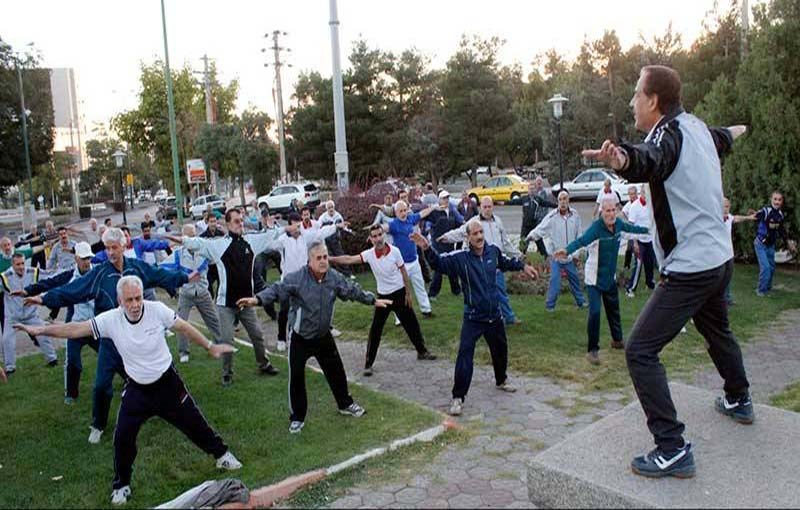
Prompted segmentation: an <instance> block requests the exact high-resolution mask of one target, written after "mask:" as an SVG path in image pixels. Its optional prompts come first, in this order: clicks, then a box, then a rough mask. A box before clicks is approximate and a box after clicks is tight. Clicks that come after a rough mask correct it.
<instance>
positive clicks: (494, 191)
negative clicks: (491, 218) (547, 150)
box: [467, 175, 528, 203]
mask: <svg viewBox="0 0 800 510" xmlns="http://www.w3.org/2000/svg"><path fill="white" fill-rule="evenodd" d="M527 193H528V181H526V180H524V179H522V178H521V177H520V176H518V175H498V176H497V177H492V178H491V179H489V180H487V181H486V182H485V183H484V184H483V185H482V186H477V187H475V188H472V189H469V190H467V194H468V195H469V196H470V198H472V199H473V200H475V201H476V202H478V203H479V202H480V200H481V198H483V197H492V199H493V200H494V201H495V202H511V203H514V202H517V201H518V200H519V199H520V198H522V197H523V196H524V195H526V194H527Z"/></svg>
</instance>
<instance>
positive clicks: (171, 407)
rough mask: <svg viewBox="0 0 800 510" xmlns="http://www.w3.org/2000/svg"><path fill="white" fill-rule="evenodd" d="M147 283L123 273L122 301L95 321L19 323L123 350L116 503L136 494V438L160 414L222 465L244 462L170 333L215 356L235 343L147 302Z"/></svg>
mask: <svg viewBox="0 0 800 510" xmlns="http://www.w3.org/2000/svg"><path fill="white" fill-rule="evenodd" d="M143 287H144V285H143V284H142V280H140V279H139V277H137V276H133V275H129V276H123V277H122V278H120V279H119V280H118V281H117V282H116V286H115V292H114V294H116V296H117V302H118V304H119V306H118V307H117V308H114V309H111V310H107V311H105V312H103V313H101V314H99V315H97V316H96V317H94V318H93V319H90V320H86V321H81V322H71V323H69V324H51V325H49V326H26V325H15V327H17V328H18V329H20V330H22V331H26V332H28V333H29V334H31V335H51V336H55V337H60V338H80V337H86V336H91V337H93V338H94V339H95V340H100V339H105V340H107V341H110V342H113V344H114V346H115V347H116V350H117V352H119V355H120V357H121V358H122V362H123V364H124V366H125V372H126V373H127V374H128V377H129V378H128V380H127V382H126V383H125V389H124V390H123V392H122V403H121V404H120V408H119V413H118V415H117V416H118V419H117V429H116V431H115V433H114V482H113V485H112V487H113V491H112V493H111V503H112V504H114V505H121V504H124V503H127V501H128V498H129V497H130V496H131V486H130V484H131V477H132V475H133V463H134V461H135V460H136V450H137V448H136V438H137V436H138V434H139V429H141V427H142V425H144V424H145V422H147V421H148V420H149V419H150V418H152V417H154V416H158V417H160V418H161V419H163V420H164V421H166V422H168V423H170V424H172V425H173V426H174V427H175V428H177V429H178V430H180V431H181V432H183V433H184V434H185V435H186V437H187V438H189V440H190V441H192V442H193V443H194V444H195V445H197V446H198V447H199V448H200V449H201V450H203V451H204V452H206V453H208V454H209V455H213V456H214V458H215V459H216V460H217V462H216V465H217V468H219V469H224V470H237V469H240V468H241V467H242V464H241V463H240V462H239V461H238V460H237V459H236V457H234V456H233V454H232V453H231V452H230V449H229V448H228V446H227V445H226V444H225V443H224V442H223V441H222V438H221V437H220V436H219V435H218V434H217V433H216V432H215V431H214V429H212V428H211V426H210V425H209V424H208V422H207V421H206V419H205V417H204V416H203V413H202V412H201V411H200V408H199V407H198V406H197V404H196V403H195V401H194V398H193V397H192V395H191V394H190V393H189V389H188V388H187V387H186V385H185V384H184V382H183V380H182V379H181V377H180V376H179V375H178V372H177V370H175V366H174V365H173V364H172V354H171V353H170V351H169V346H168V345H167V340H166V336H165V335H164V333H165V331H166V330H167V329H172V330H174V331H176V332H177V333H179V334H183V335H186V336H187V337H189V339H190V340H191V341H192V342H193V343H195V344H197V345H199V346H201V347H202V348H204V349H205V350H206V351H208V354H209V355H210V356H211V357H214V358H219V357H220V356H221V355H222V354H225V353H232V352H233V351H234V349H233V347H231V346H229V345H224V344H215V343H214V342H210V341H209V340H207V339H206V338H205V337H204V336H203V335H202V333H200V332H199V331H198V330H197V329H196V328H195V327H194V326H192V325H191V324H189V323H188V322H186V321H185V320H183V319H181V318H180V317H178V316H177V314H176V313H175V311H174V310H172V309H170V308H169V307H168V306H167V305H165V304H163V303H161V302H158V301H145V300H144V298H143V297H142V294H143ZM145 311H146V312H147V313H145Z"/></svg>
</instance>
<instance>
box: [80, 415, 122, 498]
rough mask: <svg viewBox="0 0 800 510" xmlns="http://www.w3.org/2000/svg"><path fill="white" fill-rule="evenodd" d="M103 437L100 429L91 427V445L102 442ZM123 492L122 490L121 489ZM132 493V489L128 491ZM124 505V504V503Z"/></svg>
mask: <svg viewBox="0 0 800 510" xmlns="http://www.w3.org/2000/svg"><path fill="white" fill-rule="evenodd" d="M102 435H103V431H102V430H100V429H96V428H94V427H89V442H90V443H91V444H97V443H99V442H100V437H101V436H102ZM120 490H122V489H120ZM128 491H129V492H130V489H128ZM123 503H124V502H123Z"/></svg>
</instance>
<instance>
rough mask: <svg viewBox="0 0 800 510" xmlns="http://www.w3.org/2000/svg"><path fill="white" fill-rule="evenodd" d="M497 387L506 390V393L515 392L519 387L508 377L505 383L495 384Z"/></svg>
mask: <svg viewBox="0 0 800 510" xmlns="http://www.w3.org/2000/svg"><path fill="white" fill-rule="evenodd" d="M495 388H497V389H498V390H500V391H505V392H506V393H514V392H515V391H517V387H516V386H514V385H513V384H511V383H510V382H508V379H506V380H505V382H504V383H503V384H498V385H497V386H495Z"/></svg>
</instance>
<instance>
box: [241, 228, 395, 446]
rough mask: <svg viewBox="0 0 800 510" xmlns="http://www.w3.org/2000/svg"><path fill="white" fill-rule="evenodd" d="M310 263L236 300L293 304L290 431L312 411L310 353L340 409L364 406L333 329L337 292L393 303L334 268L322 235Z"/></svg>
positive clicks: (351, 411) (347, 411) (357, 412)
mask: <svg viewBox="0 0 800 510" xmlns="http://www.w3.org/2000/svg"><path fill="white" fill-rule="evenodd" d="M306 258H307V260H308V265H307V266H306V267H304V268H302V269H300V270H298V271H294V272H292V273H290V274H287V275H285V277H284V278H283V280H282V281H280V282H277V283H275V284H273V285H271V286H270V287H267V288H266V289H264V290H262V291H261V292H259V293H258V294H257V295H256V297H245V298H241V299H239V300H238V301H237V303H236V304H237V305H238V306H240V307H242V308H246V307H253V306H263V305H264V304H265V303H268V302H273V301H281V302H285V301H288V302H289V304H290V307H291V311H290V315H291V317H292V339H291V342H290V344H289V345H290V347H289V410H290V413H291V415H290V417H289V420H290V424H289V433H290V434H297V433H299V432H300V431H301V430H302V429H303V426H304V424H305V419H306V412H307V411H308V397H307V395H306V376H305V368H306V363H307V362H308V360H309V358H312V357H313V358H316V360H317V362H318V363H319V366H320V368H321V369H322V373H323V374H324V375H325V379H326V380H327V381H328V385H329V386H330V388H331V392H332V393H333V396H334V398H335V399H336V405H337V407H338V408H339V414H343V415H346V416H353V417H356V418H358V417H360V416H362V415H363V414H364V413H365V412H366V411H365V410H364V408H363V407H361V406H360V405H358V404H357V403H356V402H354V401H353V397H351V396H350V393H349V391H348V389H347V374H346V373H345V370H344V364H343V363H342V358H341V356H340V355H339V351H338V350H337V348H336V343H335V342H334V340H333V336H332V335H331V322H332V320H333V305H334V303H335V302H336V298H339V299H341V300H343V301H358V302H359V303H363V304H365V305H374V306H375V307H376V308H384V307H386V306H389V305H391V304H392V302H391V301H390V300H387V299H376V298H375V295H374V294H372V293H371V292H365V291H363V290H361V288H360V287H359V286H358V284H356V283H353V282H351V281H348V280H347V279H346V278H345V277H344V276H342V274H341V273H339V272H338V271H336V270H332V269H330V265H329V263H328V250H327V248H326V247H325V243H324V242H322V241H321V240H317V241H314V242H313V243H311V245H310V246H309V247H308V249H307V254H306Z"/></svg>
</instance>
